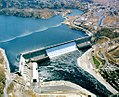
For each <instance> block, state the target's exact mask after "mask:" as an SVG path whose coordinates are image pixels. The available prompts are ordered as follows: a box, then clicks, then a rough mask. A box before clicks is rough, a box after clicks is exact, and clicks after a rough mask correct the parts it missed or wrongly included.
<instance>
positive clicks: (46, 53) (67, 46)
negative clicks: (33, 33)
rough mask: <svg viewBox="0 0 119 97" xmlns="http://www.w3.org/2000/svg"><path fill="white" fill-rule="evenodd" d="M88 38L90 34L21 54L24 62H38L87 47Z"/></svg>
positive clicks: (89, 38)
mask: <svg viewBox="0 0 119 97" xmlns="http://www.w3.org/2000/svg"><path fill="white" fill-rule="evenodd" d="M90 40H91V36H86V37H82V38H78V39H74V40H71V41H67V42H63V43H59V44H55V45H51V46H47V47H44V48H40V49H36V50H32V51H28V52H24V53H22V55H23V57H24V59H25V61H26V62H30V61H32V62H36V61H39V62H40V61H44V60H48V59H50V58H53V57H56V56H60V55H62V54H66V53H69V52H72V51H75V50H78V49H82V48H85V47H89V46H91V43H90Z"/></svg>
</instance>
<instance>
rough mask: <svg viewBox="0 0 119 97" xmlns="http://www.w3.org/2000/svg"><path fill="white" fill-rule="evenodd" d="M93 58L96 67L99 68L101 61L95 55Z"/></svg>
mask: <svg viewBox="0 0 119 97" xmlns="http://www.w3.org/2000/svg"><path fill="white" fill-rule="evenodd" d="M92 58H93V62H94V64H95V65H96V68H98V67H99V65H100V62H99V61H98V60H97V59H96V58H95V56H92Z"/></svg>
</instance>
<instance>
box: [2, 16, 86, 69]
mask: <svg viewBox="0 0 119 97" xmlns="http://www.w3.org/2000/svg"><path fill="white" fill-rule="evenodd" d="M0 21H1V24H0V36H1V37H0V47H2V48H4V49H5V50H6V53H7V56H8V59H9V62H10V68H11V70H12V71H15V70H17V69H18V62H17V60H16V58H17V56H18V55H19V54H20V53H21V52H25V51H29V50H34V49H38V48H42V47H46V46H50V45H53V44H58V43H62V42H66V41H69V40H73V39H76V38H79V37H83V36H85V35H86V34H85V33H84V32H82V31H76V30H73V29H70V28H69V27H68V26H66V25H64V24H62V22H63V21H64V18H63V17H61V16H59V15H57V16H55V17H52V18H50V19H47V20H43V19H33V18H21V17H14V16H0Z"/></svg>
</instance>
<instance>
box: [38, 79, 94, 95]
mask: <svg viewBox="0 0 119 97" xmlns="http://www.w3.org/2000/svg"><path fill="white" fill-rule="evenodd" d="M40 86H41V88H42V87H50V86H51V87H52V86H56V87H57V88H58V86H68V87H70V88H74V89H76V91H75V90H74V91H69V92H74V93H75V92H76V94H79V93H80V95H81V94H86V95H91V97H96V95H95V94H93V93H91V92H90V91H88V90H86V89H85V88H82V87H81V86H79V85H76V84H75V83H72V82H69V81H63V80H60V81H50V82H43V83H41V84H40ZM57 93H58V92H57ZM46 94H47V93H46Z"/></svg>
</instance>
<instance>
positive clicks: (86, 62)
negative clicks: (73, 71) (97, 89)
mask: <svg viewBox="0 0 119 97" xmlns="http://www.w3.org/2000/svg"><path fill="white" fill-rule="evenodd" d="M91 51H92V48H91V49H89V50H88V51H86V52H85V53H84V54H83V55H82V56H81V57H79V58H78V60H77V63H78V65H79V66H80V67H81V68H82V69H84V70H86V71H87V72H88V73H90V74H91V75H93V76H94V77H95V78H96V79H97V80H98V81H99V82H100V83H102V84H103V85H104V86H105V87H106V88H107V89H108V90H109V91H110V92H112V93H113V94H116V93H118V91H117V90H115V89H114V88H113V87H112V86H111V85H110V84H109V83H108V82H106V81H105V80H104V79H103V77H102V76H101V75H100V74H99V72H98V71H96V69H95V68H94V66H93V65H92V63H91Z"/></svg>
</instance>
